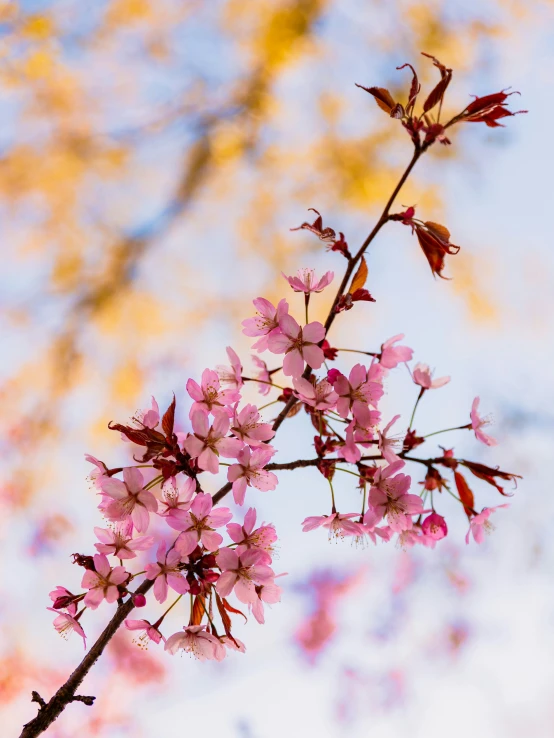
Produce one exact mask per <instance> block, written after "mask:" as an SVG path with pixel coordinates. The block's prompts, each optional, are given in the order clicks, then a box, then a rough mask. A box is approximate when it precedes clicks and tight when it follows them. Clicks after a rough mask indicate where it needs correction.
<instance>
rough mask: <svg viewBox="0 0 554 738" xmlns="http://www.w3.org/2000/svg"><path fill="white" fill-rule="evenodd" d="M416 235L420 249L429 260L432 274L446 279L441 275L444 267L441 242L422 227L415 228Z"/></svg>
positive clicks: (443, 251) (443, 252)
mask: <svg viewBox="0 0 554 738" xmlns="http://www.w3.org/2000/svg"><path fill="white" fill-rule="evenodd" d="M416 236H417V240H418V241H419V245H420V246H421V250H422V251H423V253H424V254H425V257H426V259H427V261H428V262H429V266H430V267H431V271H432V272H433V275H436V274H438V275H439V277H441V278H442V279H448V277H443V275H442V270H443V269H444V256H445V253H446V252H445V249H444V246H443V245H442V243H441V242H440V241H438V240H437V239H436V238H434V237H433V236H432V235H431V234H430V233H429V232H428V231H425V230H424V229H423V228H416Z"/></svg>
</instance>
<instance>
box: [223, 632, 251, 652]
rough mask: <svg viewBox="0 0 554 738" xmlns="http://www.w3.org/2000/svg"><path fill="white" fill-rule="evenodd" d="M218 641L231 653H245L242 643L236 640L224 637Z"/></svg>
mask: <svg viewBox="0 0 554 738" xmlns="http://www.w3.org/2000/svg"><path fill="white" fill-rule="evenodd" d="M219 641H220V643H222V644H223V645H224V646H226V647H227V648H228V649H230V650H231V651H239V652H240V653H245V652H246V646H245V645H244V643H243V642H242V641H239V639H238V638H230V637H229V636H226V635H224V636H220V638H219Z"/></svg>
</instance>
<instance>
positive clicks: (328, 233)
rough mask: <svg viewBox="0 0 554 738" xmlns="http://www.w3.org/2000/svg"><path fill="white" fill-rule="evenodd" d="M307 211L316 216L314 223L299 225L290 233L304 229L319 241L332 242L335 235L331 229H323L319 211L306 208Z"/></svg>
mask: <svg viewBox="0 0 554 738" xmlns="http://www.w3.org/2000/svg"><path fill="white" fill-rule="evenodd" d="M308 210H311V211H312V212H314V213H316V214H317V218H316V219H315V220H314V222H313V223H302V225H299V226H298V227H297V228H291V231H300V230H303V229H304V230H306V231H310V232H311V233H315V235H316V236H317V237H318V238H319V239H320V240H321V241H327V242H331V241H334V240H335V238H336V236H337V234H336V232H335V231H334V230H333V229H332V228H324V227H323V218H322V217H321V214H320V212H319V210H316V209H315V208H308ZM341 236H342V233H341ZM345 245H346V244H345Z"/></svg>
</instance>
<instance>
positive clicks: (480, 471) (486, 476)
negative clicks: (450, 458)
mask: <svg viewBox="0 0 554 738" xmlns="http://www.w3.org/2000/svg"><path fill="white" fill-rule="evenodd" d="M461 463H462V464H463V465H464V466H465V467H467V468H468V469H469V470H470V472H471V473H472V474H473V475H474V476H476V477H478V478H479V479H483V480H484V481H485V482H488V484H490V485H492V486H493V487H496V489H497V490H498V491H499V492H500V494H501V495H504V497H511V496H512V495H511V494H510V493H509V492H504V487H501V486H500V485H499V484H498V483H497V482H496V481H495V479H494V478H495V477H500V479H506V480H508V481H512V482H514V483H516V479H521V477H520V475H519V474H511V473H510V472H503V471H500V469H499V468H498V467H494V468H493V467H490V466H485V464H478V463H476V462H474V461H462V462H461ZM516 484H517V483H516Z"/></svg>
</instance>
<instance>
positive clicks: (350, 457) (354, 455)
mask: <svg viewBox="0 0 554 738" xmlns="http://www.w3.org/2000/svg"><path fill="white" fill-rule="evenodd" d="M355 422H356V421H355V420H352V422H351V423H349V424H348V425H347V426H346V438H345V442H344V445H342V446H340V447H339V448H338V449H337V455H338V456H340V458H341V459H344V460H345V461H348V463H349V464H356V463H357V462H358V461H359V460H360V459H361V458H362V452H361V451H360V449H359V448H358V446H357V445H356V439H355V435H354V424H355Z"/></svg>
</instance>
